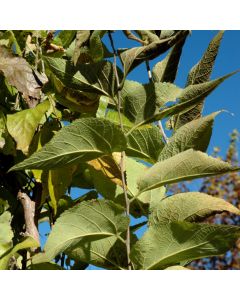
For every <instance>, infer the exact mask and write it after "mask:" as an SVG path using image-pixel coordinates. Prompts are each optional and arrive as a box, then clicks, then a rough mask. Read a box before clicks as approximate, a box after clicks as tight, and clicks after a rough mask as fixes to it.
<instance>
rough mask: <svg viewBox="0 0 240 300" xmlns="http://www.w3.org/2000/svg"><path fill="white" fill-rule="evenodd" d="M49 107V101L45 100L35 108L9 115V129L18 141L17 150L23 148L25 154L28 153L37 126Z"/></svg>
mask: <svg viewBox="0 0 240 300" xmlns="http://www.w3.org/2000/svg"><path fill="white" fill-rule="evenodd" d="M49 109H50V103H49V101H44V102H42V103H40V104H38V105H37V106H36V107H35V108H29V109H25V110H22V111H19V112H17V113H14V114H11V115H7V129H8V131H9V133H10V135H11V136H12V137H13V138H14V140H15V141H16V143H17V150H21V151H22V152H23V153H24V154H27V153H28V148H29V145H30V143H31V141H32V138H33V136H34V133H35V131H36V128H37V126H38V125H39V124H40V123H41V121H42V119H43V117H44V114H45V113H46V112H47V111H48V110H49Z"/></svg>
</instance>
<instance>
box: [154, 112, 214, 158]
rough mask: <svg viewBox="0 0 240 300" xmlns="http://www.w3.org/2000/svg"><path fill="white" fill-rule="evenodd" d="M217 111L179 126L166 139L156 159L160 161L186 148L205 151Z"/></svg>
mask: <svg viewBox="0 0 240 300" xmlns="http://www.w3.org/2000/svg"><path fill="white" fill-rule="evenodd" d="M218 114H219V112H215V113H212V114H210V115H208V116H206V117H203V118H199V119H197V120H193V121H191V122H189V123H187V124H185V125H183V126H182V127H181V128H179V129H178V130H177V131H176V132H175V133H174V134H173V136H172V137H171V138H170V139H169V140H168V143H167V144H166V145H165V147H164V148H163V150H162V151H161V153H160V155H159V157H158V160H159V161H162V160H165V159H167V158H170V157H172V156H174V155H176V154H178V153H180V152H183V151H186V150H188V149H191V148H192V149H194V150H200V151H203V152H205V151H206V150H207V147H208V145H209V142H210V138H211V135H212V127H213V122H214V118H215V117H216V116H217V115H218Z"/></svg>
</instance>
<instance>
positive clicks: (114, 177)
mask: <svg viewBox="0 0 240 300" xmlns="http://www.w3.org/2000/svg"><path fill="white" fill-rule="evenodd" d="M88 164H89V165H90V166H92V167H93V168H94V169H95V170H97V171H101V172H102V173H103V174H104V176H106V177H107V178H109V179H110V180H111V181H112V182H114V183H115V184H117V185H120V186H122V179H121V178H122V177H121V171H120V168H119V165H118V164H117V163H116V161H115V160H114V158H113V157H112V156H109V155H108V156H107V155H105V156H102V157H100V158H97V159H94V160H91V161H89V162H88Z"/></svg>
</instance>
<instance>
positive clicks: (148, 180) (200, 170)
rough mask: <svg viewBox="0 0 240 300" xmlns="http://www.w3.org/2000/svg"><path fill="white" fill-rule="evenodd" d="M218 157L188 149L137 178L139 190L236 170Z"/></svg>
mask: <svg viewBox="0 0 240 300" xmlns="http://www.w3.org/2000/svg"><path fill="white" fill-rule="evenodd" d="M239 169H240V168H239V167H234V166H231V165H230V164H229V163H227V162H224V161H222V160H220V159H217V158H213V157H211V156H208V155H207V154H205V153H203V152H200V151H195V150H192V149H189V150H187V151H184V152H181V153H179V154H177V155H174V156H172V157H170V158H168V159H166V160H164V161H161V162H158V163H156V164H155V165H153V166H152V167H151V168H149V169H148V170H147V171H146V172H145V174H144V175H143V176H141V177H139V179H138V187H139V191H140V192H141V193H142V192H144V191H147V190H151V189H155V188H157V187H160V186H163V185H165V184H170V183H175V182H180V181H184V180H192V179H195V178H201V177H208V176H213V175H218V174H224V173H228V172H233V171H238V170H239Z"/></svg>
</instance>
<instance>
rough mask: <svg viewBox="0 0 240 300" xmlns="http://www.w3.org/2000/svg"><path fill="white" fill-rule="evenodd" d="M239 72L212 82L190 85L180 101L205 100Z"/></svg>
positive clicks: (183, 92) (184, 90) (180, 97)
mask: <svg viewBox="0 0 240 300" xmlns="http://www.w3.org/2000/svg"><path fill="white" fill-rule="evenodd" d="M237 72H238V71H234V72H231V73H229V74H227V75H225V76H222V77H219V78H217V79H214V80H211V81H207V82H203V83H198V84H193V85H189V86H187V87H186V88H185V89H183V91H182V93H181V95H180V96H179V99H180V100H181V101H188V100H189V99H192V98H195V97H197V96H198V97H202V98H204V97H206V96H208V95H209V94H210V93H211V92H212V91H213V90H215V89H216V88H217V87H218V86H219V85H220V84H221V83H222V82H224V81H225V80H226V79H227V78H229V77H231V76H232V75H234V74H236V73H237Z"/></svg>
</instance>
